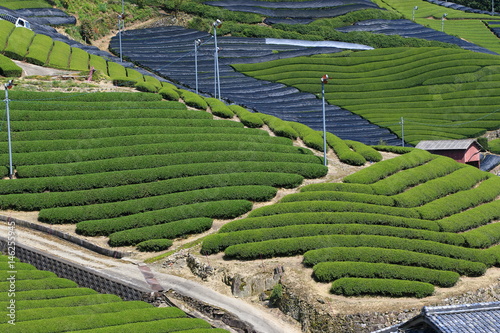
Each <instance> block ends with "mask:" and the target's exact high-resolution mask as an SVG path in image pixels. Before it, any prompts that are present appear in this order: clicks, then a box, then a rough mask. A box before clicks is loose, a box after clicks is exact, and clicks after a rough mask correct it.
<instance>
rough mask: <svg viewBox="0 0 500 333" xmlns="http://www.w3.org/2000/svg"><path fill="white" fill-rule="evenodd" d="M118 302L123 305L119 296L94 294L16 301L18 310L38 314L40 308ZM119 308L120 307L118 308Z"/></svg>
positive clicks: (76, 306)
mask: <svg viewBox="0 0 500 333" xmlns="http://www.w3.org/2000/svg"><path fill="white" fill-rule="evenodd" d="M72 290H74V289H72ZM118 302H120V303H122V299H121V298H120V297H119V296H116V295H112V294H98V293H94V294H88V295H82V296H63V297H61V298H54V299H38V300H24V301H16V309H18V310H27V309H33V310H34V311H35V312H36V311H38V310H39V309H40V308H59V307H60V308H64V307H67V308H70V307H74V308H78V307H79V306H86V305H94V304H106V303H111V304H112V303H114V304H117V303H118ZM123 303H125V302H123ZM117 308H119V307H118V306H117Z"/></svg>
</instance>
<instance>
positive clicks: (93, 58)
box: [89, 54, 109, 75]
mask: <svg viewBox="0 0 500 333" xmlns="http://www.w3.org/2000/svg"><path fill="white" fill-rule="evenodd" d="M89 62H90V67H94V69H95V70H96V71H99V72H101V73H102V74H104V75H109V73H108V64H107V61H106V60H105V59H104V58H102V57H100V56H97V55H95V54H91V55H90V61H89Z"/></svg>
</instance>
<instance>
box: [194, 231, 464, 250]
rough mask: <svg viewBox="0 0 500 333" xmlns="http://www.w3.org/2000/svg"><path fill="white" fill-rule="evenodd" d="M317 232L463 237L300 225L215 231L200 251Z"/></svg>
mask: <svg viewBox="0 0 500 333" xmlns="http://www.w3.org/2000/svg"><path fill="white" fill-rule="evenodd" d="M318 235H382V236H392V237H399V238H407V239H422V240H430V241H434V242H439V243H445V244H451V245H456V246H463V245H464V244H465V239H464V237H462V236H461V235H457V234H454V233H441V232H435V231H429V230H416V229H409V228H400V227H392V226H381V225H364V224H303V225H289V226H284V227H274V228H272V227H267V228H262V229H250V230H242V231H233V232H229V233H221V232H219V233H217V234H213V235H210V236H208V237H207V238H206V239H205V240H204V242H203V246H202V252H203V253H204V254H211V253H217V252H220V251H223V250H224V249H225V248H227V247H229V246H231V245H237V244H244V243H253V242H262V241H265V240H270V239H278V238H297V237H305V236H318Z"/></svg>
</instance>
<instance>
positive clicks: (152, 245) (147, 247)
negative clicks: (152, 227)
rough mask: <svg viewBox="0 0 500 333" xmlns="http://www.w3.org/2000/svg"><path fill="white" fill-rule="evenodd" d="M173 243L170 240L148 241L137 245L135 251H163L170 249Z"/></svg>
mask: <svg viewBox="0 0 500 333" xmlns="http://www.w3.org/2000/svg"><path fill="white" fill-rule="evenodd" d="M173 243H174V242H173V241H171V240H170V239H150V240H146V241H143V242H140V243H139V244H137V250H139V251H141V252H158V251H164V250H166V249H168V248H169V247H171V246H172V244H173Z"/></svg>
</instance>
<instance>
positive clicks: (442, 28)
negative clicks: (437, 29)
mask: <svg viewBox="0 0 500 333" xmlns="http://www.w3.org/2000/svg"><path fill="white" fill-rule="evenodd" d="M446 16H448V14H446V13H444V14H443V16H441V32H444V18H445V17H446Z"/></svg>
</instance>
